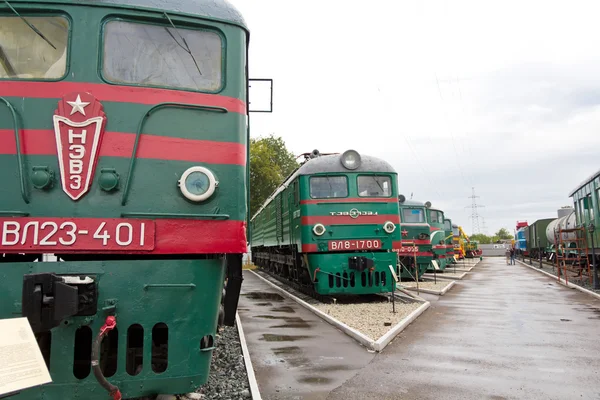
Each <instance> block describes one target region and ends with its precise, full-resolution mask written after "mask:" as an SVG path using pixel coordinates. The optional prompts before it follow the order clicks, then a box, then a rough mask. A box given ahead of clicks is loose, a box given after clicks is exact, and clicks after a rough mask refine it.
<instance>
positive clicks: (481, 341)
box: [327, 258, 600, 400]
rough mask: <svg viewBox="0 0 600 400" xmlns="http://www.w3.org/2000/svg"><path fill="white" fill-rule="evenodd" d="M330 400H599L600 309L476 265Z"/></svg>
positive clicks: (525, 275) (497, 266)
mask: <svg viewBox="0 0 600 400" xmlns="http://www.w3.org/2000/svg"><path fill="white" fill-rule="evenodd" d="M422 296H423V297H426V298H427V299H428V300H431V301H432V306H431V307H430V309H429V310H427V312H425V313H424V314H423V315H421V316H420V317H419V318H418V319H417V320H416V321H415V322H413V323H412V324H411V325H410V326H409V327H408V328H407V329H406V330H404V331H403V332H402V333H401V334H400V335H399V336H398V337H396V339H395V340H394V341H393V342H392V343H391V344H390V345H388V347H387V348H386V349H384V351H383V352H382V353H381V354H378V355H377V356H376V357H374V358H373V360H372V361H371V362H370V363H369V364H368V365H367V366H365V367H364V368H362V369H361V370H360V371H359V372H358V373H357V374H356V375H355V376H353V377H352V378H350V379H349V380H348V381H346V382H345V383H344V384H343V385H341V386H340V387H338V388H336V389H335V390H333V391H332V392H331V393H330V395H329V396H328V397H327V400H350V399H365V400H368V399H378V400H388V399H389V400H392V399H394V400H395V399H403V400H404V399H405V400H413V399H415V400H416V399H419V400H427V399H436V400H444V399H464V400H467V399H495V400H500V399H543V400H549V399H561V400H562V399H595V400H597V399H600V337H599V336H600V300H596V299H594V298H593V297H591V296H588V295H586V294H583V293H581V292H579V291H577V290H575V289H568V288H565V287H564V286H562V285H559V284H557V283H556V282H554V281H553V280H552V279H550V278H547V277H545V276H544V275H542V274H539V273H537V272H535V271H532V270H530V269H529V268H526V267H523V266H520V265H511V266H508V265H506V262H505V260H504V258H488V259H484V261H483V262H480V263H479V264H478V265H477V266H476V267H475V268H474V269H473V271H472V272H471V273H469V275H467V277H465V278H464V279H463V280H462V281H459V282H458V283H457V285H455V286H454V288H453V289H451V290H450V292H448V293H447V294H446V295H445V296H442V297H440V298H436V297H435V296H429V295H422Z"/></svg>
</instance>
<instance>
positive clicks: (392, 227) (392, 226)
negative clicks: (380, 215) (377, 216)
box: [383, 221, 396, 233]
mask: <svg viewBox="0 0 600 400" xmlns="http://www.w3.org/2000/svg"><path fill="white" fill-rule="evenodd" d="M383 230H384V231H386V232H387V233H392V232H394V231H395V230H396V225H395V224H394V223H393V222H391V221H387V222H386V223H385V224H383Z"/></svg>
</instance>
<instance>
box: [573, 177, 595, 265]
mask: <svg viewBox="0 0 600 400" xmlns="http://www.w3.org/2000/svg"><path fill="white" fill-rule="evenodd" d="M569 197H572V198H573V205H574V208H575V217H576V220H577V226H578V227H585V228H586V242H587V246H588V248H589V253H590V255H591V253H592V251H591V248H592V243H593V244H594V247H595V246H597V245H598V243H600V229H598V224H599V223H600V171H597V172H596V173H594V174H592V175H591V176H590V177H588V178H587V179H585V180H584V181H583V182H582V183H580V184H579V185H578V186H577V187H576V188H575V189H573V190H572V191H571V193H569ZM594 253H596V251H594ZM596 256H598V255H597V254H596Z"/></svg>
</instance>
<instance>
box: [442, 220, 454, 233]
mask: <svg viewBox="0 0 600 400" xmlns="http://www.w3.org/2000/svg"><path fill="white" fill-rule="evenodd" d="M444 229H445V230H447V231H450V230H452V227H451V226H450V221H444Z"/></svg>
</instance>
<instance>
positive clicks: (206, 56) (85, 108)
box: [0, 0, 249, 400]
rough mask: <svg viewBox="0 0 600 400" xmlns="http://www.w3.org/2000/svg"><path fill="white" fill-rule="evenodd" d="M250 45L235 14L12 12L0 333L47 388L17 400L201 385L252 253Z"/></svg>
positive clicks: (4, 109) (63, 6)
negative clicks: (36, 356) (34, 361)
mask: <svg viewBox="0 0 600 400" xmlns="http://www.w3.org/2000/svg"><path fill="white" fill-rule="evenodd" d="M248 37H249V34H248V30H247V28H246V25H245V23H244V20H243V18H242V15H241V14H240V13H239V12H238V11H237V10H236V9H235V8H233V7H232V6H231V5H230V4H229V3H228V2H227V1H226V0H170V1H151V0H129V1H123V0H90V1H62V0H44V1H35V0H28V1H24V0H10V1H6V2H1V3H0V96H2V97H0V182H1V183H2V185H0V229H1V232H0V255H1V256H2V257H1V258H0V282H1V283H0V286H1V288H0V318H13V317H15V316H24V317H27V319H28V320H29V323H30V325H31V327H32V329H33V331H34V333H35V335H36V337H37V339H38V343H39V346H40V349H41V351H42V354H43V355H44V357H45V361H46V363H47V365H48V367H49V371H50V374H51V377H52V383H50V384H48V385H44V386H42V387H37V388H31V389H27V390H24V391H22V392H21V393H19V394H17V395H15V396H14V398H15V399H50V400H55V399H56V400H57V399H80V398H85V399H86V400H95V399H106V398H107V397H108V394H107V391H108V392H109V393H110V395H111V396H112V397H113V398H120V397H121V396H122V397H124V398H133V397H141V396H154V395H156V394H161V393H162V394H179V393H187V392H191V391H193V390H195V389H197V388H198V387H199V386H201V385H202V384H204V383H205V382H206V381H207V377H208V374H209V369H210V362H211V356H212V351H213V349H214V348H215V334H216V330H217V325H218V323H219V322H221V321H222V323H224V324H226V325H233V324H234V322H235V312H236V308H237V302H238V297H239V292H240V287H241V281H242V277H241V268H242V267H241V262H242V254H243V253H244V252H245V251H246V246H247V234H246V228H247V207H248V193H247V189H248V179H247V176H248V175H247V174H248V154H247V151H248V129H247V117H248V98H247V90H248V76H247V61H248V58H247V49H248ZM44 254H55V255H56V257H57V260H58V261H57V262H43V261H44V260H45V259H46V258H45V257H43V255H44Z"/></svg>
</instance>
